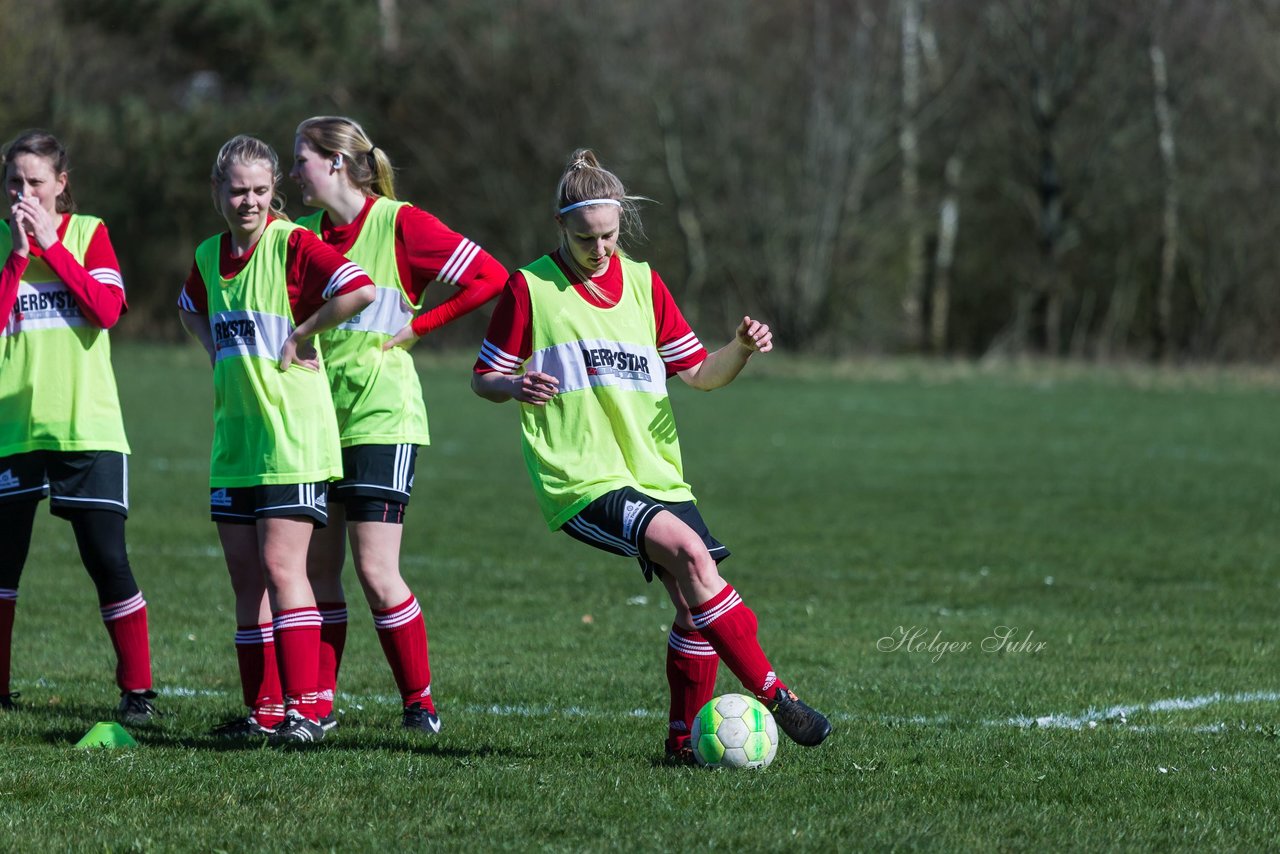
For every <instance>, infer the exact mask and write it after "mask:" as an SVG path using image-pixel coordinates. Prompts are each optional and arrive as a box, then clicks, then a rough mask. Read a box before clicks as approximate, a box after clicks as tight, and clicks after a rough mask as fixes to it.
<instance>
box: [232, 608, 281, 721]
mask: <svg viewBox="0 0 1280 854" xmlns="http://www.w3.org/2000/svg"><path fill="white" fill-rule="evenodd" d="M236 659H237V660H238V661H239V662H240V687H241V689H242V690H243V692H244V704H245V705H246V706H248V707H249V710H250V712H251V713H252V714H253V717H254V718H255V719H256V720H257V721H258V723H259V724H261V725H262V726H264V727H268V728H270V727H273V726H275V725H276V724H278V723H280V721H281V720H283V719H284V695H283V694H282V693H281V691H280V670H279V668H278V667H277V666H276V644H275V635H274V634H273V633H272V631H271V624H270V623H263V624H262V625H260V626H238V627H237V628H236Z"/></svg>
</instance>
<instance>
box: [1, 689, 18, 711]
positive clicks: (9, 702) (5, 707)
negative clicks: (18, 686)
mask: <svg viewBox="0 0 1280 854" xmlns="http://www.w3.org/2000/svg"><path fill="white" fill-rule="evenodd" d="M21 696H22V694H21V693H20V692H18V691H14V692H13V693H12V694H0V712H13V711H17V710H18V709H20V708H22V707H21V706H19V705H18V704H17V702H16V700H17V699H18V698H19V697H21Z"/></svg>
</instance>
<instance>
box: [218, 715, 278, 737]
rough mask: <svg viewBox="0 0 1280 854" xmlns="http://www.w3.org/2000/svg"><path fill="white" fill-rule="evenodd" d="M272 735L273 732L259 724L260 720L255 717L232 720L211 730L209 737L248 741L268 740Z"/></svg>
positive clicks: (249, 716)
mask: <svg viewBox="0 0 1280 854" xmlns="http://www.w3.org/2000/svg"><path fill="white" fill-rule="evenodd" d="M270 734H271V730H269V729H267V728H266V727H264V726H263V725H262V724H260V723H258V719H257V718H255V717H254V716H253V715H248V716H246V717H243V718H232V719H231V720H229V721H226V722H224V723H220V724H218V725H217V726H216V727H214V728H213V729H211V730H209V735H212V736H216V737H217V738H233V739H237V740H246V741H247V740H249V739H255V738H266V737H267V736H268V735H270Z"/></svg>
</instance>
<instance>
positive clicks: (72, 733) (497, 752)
mask: <svg viewBox="0 0 1280 854" xmlns="http://www.w3.org/2000/svg"><path fill="white" fill-rule="evenodd" d="M92 726H93V724H92V723H88V724H85V725H84V727H83V728H71V727H68V726H65V725H64V726H57V727H53V728H51V729H48V730H46V731H45V732H43V733H42V734H41V735H40V738H41V739H42V740H43V741H44V742H46V743H47V744H50V745H52V746H65V747H70V746H73V745H74V744H75V743H76V742H78V741H79V740H80V739H81V738H82V737H83V736H84V734H85V733H86V732H88V730H89V728H90V727H92ZM126 729H127V731H128V733H129V735H131V736H133V738H134V740H135V741H137V742H138V746H139V747H144V748H145V747H167V748H173V749H180V750H201V751H208V752H212V753H242V752H252V751H257V750H277V749H279V750H283V751H287V752H290V753H295V752H298V751H316V752H334V751H347V752H361V753H370V752H386V753H408V754H414V755H417V756H435V757H439V758H441V759H454V760H485V759H494V758H505V759H531V758H533V757H532V755H531V754H528V753H525V752H521V751H516V750H511V749H509V748H505V747H498V746H494V745H477V746H474V747H464V746H458V745H448V744H441V743H439V742H437V741H426V740H424V739H415V738H414V736H413V735H412V734H408V735H404V736H402V735H400V734H399V733H359V734H356V733H350V734H340V735H330V736H328V737H327V738H326V739H325V740H324V741H322V742H319V743H317V744H308V745H299V746H287V747H283V748H273V747H271V746H270V745H268V744H267V742H266V739H265V738H259V739H252V740H251V739H229V738H219V737H217V736H213V735H205V734H192V733H170V732H165V731H164V729H163V725H161V726H156V727H126ZM344 735H345V737H344Z"/></svg>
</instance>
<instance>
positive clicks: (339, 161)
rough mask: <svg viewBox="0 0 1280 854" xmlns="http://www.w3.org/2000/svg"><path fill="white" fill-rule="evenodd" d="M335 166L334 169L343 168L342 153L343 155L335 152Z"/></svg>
mask: <svg viewBox="0 0 1280 854" xmlns="http://www.w3.org/2000/svg"><path fill="white" fill-rule="evenodd" d="M333 168H334V169H341V168H342V155H341V154H335V155H334V156H333Z"/></svg>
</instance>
